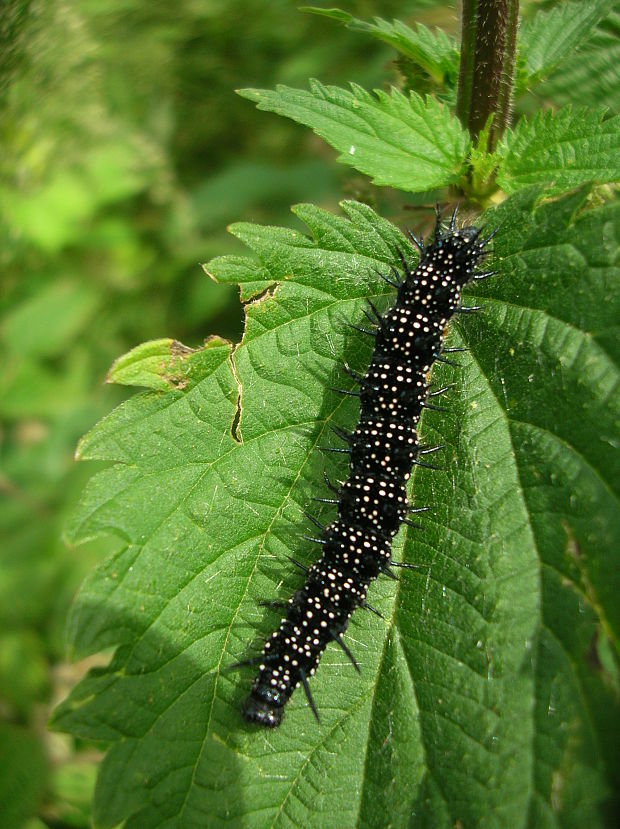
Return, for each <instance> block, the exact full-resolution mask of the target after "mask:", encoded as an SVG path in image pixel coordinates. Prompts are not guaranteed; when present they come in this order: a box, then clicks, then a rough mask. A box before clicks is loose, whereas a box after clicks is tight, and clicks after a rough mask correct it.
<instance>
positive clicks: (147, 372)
mask: <svg viewBox="0 0 620 829" xmlns="http://www.w3.org/2000/svg"><path fill="white" fill-rule="evenodd" d="M220 345H222V340H219V339H217V338H215V339H214V340H212V341H210V342H209V343H208V347H209V348H213V347H218V346H220ZM192 354H193V350H192V349H191V348H188V347H187V346H186V345H183V343H179V342H177V341H176V340H170V339H162V340H151V341H150V342H147V343H142V345H139V346H137V347H136V348H132V350H131V351H130V352H129V353H128V354H124V355H123V356H122V357H119V358H118V360H116V361H115V362H114V364H113V366H112V368H111V369H110V371H109V372H108V376H107V377H106V382H108V383H120V384H121V385H123V386H141V387H142V388H145V389H155V390H157V391H162V390H164V391H165V390H166V389H169V388H185V386H187V384H188V382H189V378H190V374H191V371H192V369H194V368H195V366H194V361H193V360H192V359H191V356H192Z"/></svg>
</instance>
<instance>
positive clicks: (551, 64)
mask: <svg viewBox="0 0 620 829" xmlns="http://www.w3.org/2000/svg"><path fill="white" fill-rule="evenodd" d="M611 5H612V4H611V0H585V1H584V0H578V2H573V3H559V4H558V5H557V6H554V7H553V8H552V9H550V10H549V11H539V12H537V13H536V15H535V16H534V17H533V19H532V20H530V21H527V22H526V23H524V24H523V26H522V27H521V31H520V33H519V54H520V61H521V63H522V66H523V72H522V77H521V79H520V87H521V88H520V89H519V90H518V92H524V91H527V90H528V89H531V88H532V86H533V85H535V84H536V83H538V82H539V81H540V80H542V79H543V78H544V77H545V76H546V75H548V74H550V73H551V72H552V71H553V70H554V69H555V68H556V67H557V66H558V65H559V64H560V63H562V61H563V60H565V59H566V58H569V57H570V56H571V55H572V54H574V52H575V50H576V49H578V48H579V46H581V45H582V44H583V43H585V42H586V40H587V39H588V37H589V36H590V34H591V33H592V31H593V30H594V28H595V26H596V24H597V23H599V21H600V20H602V18H603V17H604V16H605V15H606V14H607V13H608V12H609V10H610V8H611Z"/></svg>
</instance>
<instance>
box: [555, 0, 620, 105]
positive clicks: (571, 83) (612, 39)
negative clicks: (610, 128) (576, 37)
mask: <svg viewBox="0 0 620 829" xmlns="http://www.w3.org/2000/svg"><path fill="white" fill-rule="evenodd" d="M619 64H620V2H618V0H615V2H614V11H613V12H612V13H611V14H610V15H609V16H608V17H607V18H605V20H603V21H601V23H599V25H598V26H597V27H596V28H595V29H594V31H593V32H592V33H591V35H590V37H589V38H588V40H587V41H586V42H585V43H584V45H583V46H582V48H581V49H580V50H579V51H578V52H574V53H573V54H572V55H571V56H570V57H568V58H567V59H566V60H565V61H564V62H563V63H562V66H561V68H560V69H559V70H557V71H555V72H554V73H553V74H552V75H551V77H550V78H548V79H547V80H546V81H545V95H546V96H547V97H549V98H550V99H551V100H553V101H555V102H556V103H558V104H565V103H575V104H582V103H583V102H584V101H587V102H588V104H589V106H602V105H606V106H612V107H613V108H614V109H615V110H616V111H617V110H618V107H619V106H620V72H618V65H619Z"/></svg>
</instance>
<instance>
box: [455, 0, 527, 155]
mask: <svg viewBox="0 0 620 829" xmlns="http://www.w3.org/2000/svg"><path fill="white" fill-rule="evenodd" d="M518 16H519V0H463V7H462V36H461V66H460V71H459V88H458V98H457V115H458V116H459V118H460V119H461V122H462V123H463V125H464V126H466V127H467V129H468V130H469V132H470V134H471V136H472V138H473V139H474V140H476V139H477V138H478V136H479V135H480V133H481V132H482V130H483V129H484V127H485V125H486V124H487V122H488V121H489V118H490V117H491V116H492V118H493V121H492V124H491V128H490V130H489V134H488V139H487V146H486V149H487V151H488V152H492V151H493V149H494V148H495V145H496V144H497V141H498V139H499V138H500V137H501V135H502V133H503V132H504V130H505V129H506V126H507V125H508V120H509V117H510V103H511V96H512V85H513V73H514V61H515V49H516V42H517V24H518Z"/></svg>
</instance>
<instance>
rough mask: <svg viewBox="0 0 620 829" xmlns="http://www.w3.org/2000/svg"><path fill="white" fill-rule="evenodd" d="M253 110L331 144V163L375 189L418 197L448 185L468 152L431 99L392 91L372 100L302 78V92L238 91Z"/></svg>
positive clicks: (452, 121)
mask: <svg viewBox="0 0 620 829" xmlns="http://www.w3.org/2000/svg"><path fill="white" fill-rule="evenodd" d="M239 94H240V95H242V96H243V97H244V98H249V99H250V100H251V101H255V102H256V104H257V106H258V109H262V110H268V111H270V112H277V113H278V114H279V115H285V116H286V117H287V118H292V119H293V121H297V122H299V123H300V124H305V125H306V126H308V127H310V128H311V129H313V130H314V132H316V134H317V135H320V136H321V138H324V139H325V141H327V143H328V144H331V146H332V147H335V149H337V150H338V151H339V152H340V153H341V154H340V155H339V156H338V160H339V161H341V162H342V163H343V164H348V165H349V166H351V167H355V169H356V170H359V171H360V172H362V173H365V174H366V175H368V176H371V178H372V181H373V182H374V183H375V184H378V185H389V186H390V187H397V188H399V189H400V190H409V191H415V192H424V191H426V190H432V189H434V188H437V187H443V186H446V185H448V184H454V183H456V182H457V181H458V180H459V178H460V177H461V174H462V173H463V171H464V166H465V160H466V158H467V154H468V151H469V147H470V141H469V136H468V134H467V131H466V130H465V129H464V128H463V127H462V126H461V124H460V122H459V120H458V118H456V117H455V116H454V115H452V114H451V112H450V110H449V109H448V108H447V107H445V106H443V105H442V104H440V103H438V102H437V101H435V100H434V99H433V98H430V97H427V98H421V97H420V96H419V95H417V94H416V93H415V92H410V93H409V96H408V97H407V96H405V95H403V94H402V93H401V92H399V91H398V90H396V89H392V90H391V92H390V93H389V94H388V93H386V92H382V91H381V90H377V91H376V92H375V94H374V95H372V94H371V93H369V92H367V91H366V90H364V89H362V87H360V86H357V85H356V84H351V91H350V92H349V91H348V90H346V89H341V88H339V87H337V86H324V85H323V84H321V83H320V82H319V81H316V80H312V81H310V92H306V91H305V90H302V89H292V88H290V87H287V86H282V85H279V86H277V87H276V89H275V91H271V90H267V89H242V90H240V91H239Z"/></svg>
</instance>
